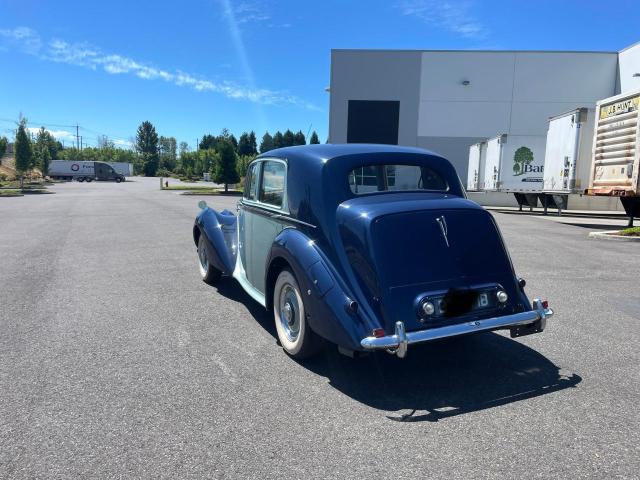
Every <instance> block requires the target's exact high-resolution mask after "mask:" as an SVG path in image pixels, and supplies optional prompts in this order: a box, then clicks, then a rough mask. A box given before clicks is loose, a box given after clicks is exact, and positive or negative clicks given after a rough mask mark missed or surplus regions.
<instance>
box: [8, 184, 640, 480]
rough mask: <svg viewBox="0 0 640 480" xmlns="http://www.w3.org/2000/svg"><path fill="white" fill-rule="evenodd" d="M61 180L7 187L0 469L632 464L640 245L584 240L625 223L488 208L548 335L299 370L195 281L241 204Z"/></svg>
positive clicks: (133, 471)
mask: <svg viewBox="0 0 640 480" xmlns="http://www.w3.org/2000/svg"><path fill="white" fill-rule="evenodd" d="M52 190H53V191H55V192H56V194H55V195H38V196H26V197H18V198H0V478H3V479H4V478H112V477H113V478H127V477H128V478H151V477H153V478H158V477H165V478H170V477H172V478H201V477H208V478H259V479H268V478H274V479H276V478H277V479H289V478H292V479H306V478H322V479H329V478H364V477H370V478H394V479H395V478H443V477H446V478H447V479H458V478H460V479H467V478H638V472H639V471H640V447H639V445H640V401H639V400H640V398H639V397H640V395H639V394H640V381H639V380H640V373H639V372H640V353H639V349H638V345H640V326H639V322H640V296H639V291H638V275H639V272H640V243H617V242H612V241H606V242H603V241H599V240H594V239H589V238H588V237H587V235H588V232H589V231H591V230H592V229H593V225H596V226H600V227H602V228H605V226H606V225H608V224H611V223H613V224H616V225H617V224H621V223H624V221H620V220H608V219H596V220H594V221H593V222H591V221H589V222H585V221H584V219H582V220H580V221H576V222H572V221H571V219H570V218H568V219H563V220H562V221H561V222H559V221H557V219H553V218H551V219H550V218H543V217H540V216H539V215H529V214H516V213H508V214H507V213H499V212H494V216H495V218H496V219H497V221H498V223H499V225H500V227H501V230H502V232H503V235H504V238H505V241H506V243H507V245H508V248H509V250H510V253H511V257H512V260H513V263H514V265H515V267H516V270H517V272H518V274H519V275H520V276H522V277H524V278H525V279H526V280H527V292H528V293H529V296H530V297H536V296H540V297H544V298H547V299H548V300H549V302H550V305H551V306H552V307H553V308H554V309H555V310H556V315H555V316H554V317H553V318H552V319H551V320H550V321H549V324H548V328H547V330H546V331H545V332H544V333H542V334H539V335H533V336H528V337H523V338H519V339H516V340H512V339H510V338H509V337H508V334H502V333H486V334H481V335H475V336H470V337H465V338H461V339H454V340H448V341H441V342H437V343H434V344H430V345H426V346H422V347H415V348H410V349H409V353H408V356H407V358H406V359H404V360H399V359H397V358H394V357H392V356H390V355H388V354H386V353H380V354H375V355H370V356H368V357H366V358H362V359H356V360H353V359H350V358H347V357H343V356H341V355H340V354H338V353H337V351H336V350H335V349H328V350H327V351H326V352H325V353H324V354H323V355H321V356H320V357H319V358H318V359H316V360H314V361H309V362H304V363H299V362H296V361H294V360H292V359H291V358H289V357H288V356H287V355H286V354H285V353H284V352H283V351H282V349H281V348H280V347H279V346H278V345H277V342H276V335H275V328H274V325H273V320H272V319H271V318H270V316H269V315H268V314H267V313H266V312H265V311H264V309H263V308H262V307H261V306H260V305H258V304H257V303H255V302H254V301H252V300H251V299H250V298H249V297H248V295H246V294H245V293H244V292H243V291H242V289H241V288H240V287H239V286H238V285H237V283H236V282H234V281H233V280H226V281H223V282H222V283H221V284H220V285H219V286H218V287H210V286H208V285H206V284H204V283H203V282H202V281H201V280H200V277H199V273H198V268H197V257H196V251H195V246H194V244H193V240H192V237H191V229H192V224H193V218H194V216H195V215H196V214H197V206H196V204H197V202H198V200H200V199H201V198H205V199H206V200H207V202H208V203H209V204H210V205H211V206H213V207H215V208H228V209H230V210H231V211H235V203H236V201H237V198H235V197H222V196H215V197H214V196H209V197H197V196H182V195H178V194H177V193H176V192H173V191H160V190H159V181H158V180H157V179H144V178H134V179H133V181H130V182H126V183H124V184H114V183H95V182H94V183H91V184H86V183H67V184H60V185H56V186H54V187H52ZM551 220H552V221H551ZM594 222H595V223H594ZM603 225H605V226H603ZM600 227H598V228H600Z"/></svg>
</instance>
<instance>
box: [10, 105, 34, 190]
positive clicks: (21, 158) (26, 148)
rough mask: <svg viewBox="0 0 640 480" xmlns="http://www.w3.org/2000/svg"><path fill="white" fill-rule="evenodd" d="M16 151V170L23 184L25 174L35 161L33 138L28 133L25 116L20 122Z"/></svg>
mask: <svg viewBox="0 0 640 480" xmlns="http://www.w3.org/2000/svg"><path fill="white" fill-rule="evenodd" d="M14 151H15V157H16V172H17V173H18V175H19V176H20V184H22V179H23V178H24V174H25V172H26V171H27V170H29V168H31V165H32V162H33V151H32V148H31V140H30V139H29V135H28V134H27V119H26V118H24V117H22V118H21V119H20V121H19V123H18V131H17V132H16V141H15V145H14Z"/></svg>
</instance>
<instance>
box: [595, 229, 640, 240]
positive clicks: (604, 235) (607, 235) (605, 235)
mask: <svg viewBox="0 0 640 480" xmlns="http://www.w3.org/2000/svg"><path fill="white" fill-rule="evenodd" d="M617 232H618V230H607V231H605V232H590V233H589V238H596V239H599V240H613V241H618V242H640V237H638V236H635V237H634V236H632V235H613V234H614V233H617Z"/></svg>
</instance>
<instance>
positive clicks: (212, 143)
mask: <svg viewBox="0 0 640 480" xmlns="http://www.w3.org/2000/svg"><path fill="white" fill-rule="evenodd" d="M217 142H218V138H217V137H214V136H213V135H209V134H207V135H204V136H203V137H202V140H200V143H199V144H198V149H199V150H209V149H215V148H216V143H217Z"/></svg>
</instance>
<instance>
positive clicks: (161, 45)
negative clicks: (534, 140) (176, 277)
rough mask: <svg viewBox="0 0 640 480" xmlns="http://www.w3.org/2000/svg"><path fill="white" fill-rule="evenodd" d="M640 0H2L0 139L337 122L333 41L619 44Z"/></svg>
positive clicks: (321, 128)
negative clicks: (146, 125) (24, 121)
mask: <svg viewBox="0 0 640 480" xmlns="http://www.w3.org/2000/svg"><path fill="white" fill-rule="evenodd" d="M638 25H640V10H638V8H637V0H636V1H632V0H618V1H616V2H604V1H599V0H582V1H580V0H553V1H552V0H529V1H507V0H503V1H481V0H475V1H474V0H469V1H453V0H450V1H435V0H388V1H382V0H380V1H378V0H370V1H364V0H363V1H338V0H325V1H317V2H316V1H290V0H286V1H275V0H242V1H234V0H195V1H188V0H185V1H181V2H177V1H175V2H167V1H164V2H163V1H161V0H156V1H147V0H144V1H142V0H141V1H138V0H128V1H121V0H110V1H108V2H100V1H93V2H87V1H82V2H81V1H56V2H53V1H48V2H47V1H43V0H40V1H37V0H0V62H1V63H0V135H7V136H10V135H11V131H12V129H13V128H15V120H16V119H17V118H18V115H19V114H20V112H22V113H23V114H24V115H25V116H26V117H27V118H28V120H29V122H30V125H31V126H32V127H38V126H40V125H44V126H46V127H48V129H50V130H51V131H52V132H54V134H56V135H57V136H58V137H59V138H60V139H64V140H65V143H69V142H70V141H71V136H70V134H72V133H75V131H74V130H75V129H72V128H70V125H75V124H76V123H78V124H80V126H81V135H83V137H84V141H85V142H86V143H87V144H89V145H92V144H95V141H96V138H97V137H98V135H100V134H104V135H107V136H109V137H111V138H113V139H115V140H116V141H117V142H118V143H119V144H122V145H125V144H126V142H127V141H128V140H129V139H130V138H132V137H133V136H134V135H135V130H136V127H137V125H138V124H139V123H140V122H142V121H143V120H150V121H151V122H152V123H154V125H156V128H157V130H158V132H159V134H161V135H167V136H169V135H171V136H175V137H176V138H177V139H178V141H186V142H188V143H189V144H190V145H191V146H192V147H193V146H194V145H195V142H196V138H198V137H200V136H202V135H203V134H205V133H218V132H219V131H220V130H221V129H222V128H223V127H226V128H229V129H230V130H231V131H232V132H233V133H235V134H236V135H239V134H240V133H242V132H243V131H245V130H251V129H253V130H255V131H256V133H257V134H258V137H261V136H262V134H263V133H264V131H265V130H266V129H268V130H270V131H272V132H273V131H275V130H277V129H280V130H284V129H286V128H290V129H292V130H294V131H295V130H302V131H303V132H305V133H307V131H308V130H309V129H310V128H311V129H313V130H317V132H318V134H319V135H320V138H321V140H324V139H325V138H326V135H327V130H328V115H329V102H328V100H329V98H328V94H327V93H326V92H325V91H324V88H325V87H326V86H328V85H329V71H330V51H331V49H332V48H385V49H529V50H538V49H540V50H620V49H622V48H624V47H626V46H628V45H630V44H632V43H634V42H637V41H640V29H638Z"/></svg>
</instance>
